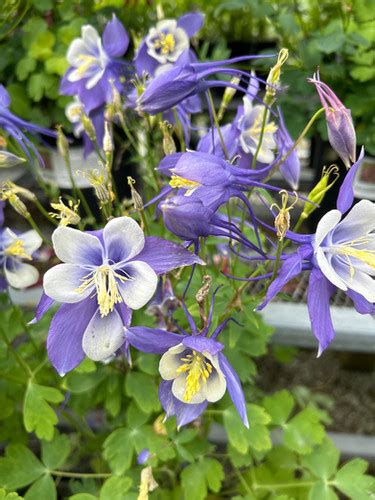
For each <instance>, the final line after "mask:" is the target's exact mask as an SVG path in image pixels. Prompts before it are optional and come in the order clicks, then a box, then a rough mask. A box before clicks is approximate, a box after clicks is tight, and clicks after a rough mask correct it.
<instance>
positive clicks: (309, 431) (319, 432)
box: [284, 407, 325, 455]
mask: <svg viewBox="0 0 375 500" xmlns="http://www.w3.org/2000/svg"><path fill="white" fill-rule="evenodd" d="M284 429H285V432H284V444H285V446H286V447H287V448H289V449H290V450H293V451H295V452H296V453H298V454H300V455H305V454H308V453H311V452H312V450H313V447H314V445H316V444H320V443H321V442H322V441H323V439H324V436H325V433H324V427H323V426H322V424H321V423H320V421H319V415H318V413H317V412H316V410H314V408H312V407H307V408H305V409H304V410H302V411H301V412H300V413H298V415H296V416H295V417H293V418H292V419H291V420H290V421H289V422H288V423H287V424H285V425H284Z"/></svg>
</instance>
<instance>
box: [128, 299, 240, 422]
mask: <svg viewBox="0 0 375 500" xmlns="http://www.w3.org/2000/svg"><path fill="white" fill-rule="evenodd" d="M184 311H185V314H186V315H187V318H188V321H189V324H190V327H191V334H189V333H188V332H186V331H185V330H183V329H182V328H179V330H180V331H181V332H182V333H181V334H177V333H172V332H168V331H166V330H161V329H157V328H147V327H141V326H139V327H130V328H127V329H126V332H125V336H126V339H127V341H128V342H129V344H130V345H132V346H133V347H135V348H136V349H138V350H140V351H142V352H147V353H154V354H161V355H162V357H161V359H160V363H159V372H160V375H161V378H162V379H163V380H162V382H161V384H160V387H159V399H160V402H161V405H162V406H163V408H164V411H165V413H166V418H168V417H171V416H173V415H175V416H176V420H177V426H178V427H181V426H183V425H186V424H188V423H189V422H191V421H192V420H195V419H196V418H197V417H199V415H200V414H201V413H203V411H204V410H205V409H206V407H207V405H208V403H214V402H216V401H219V400H220V399H221V398H222V397H223V396H224V394H225V393H226V391H227V390H228V392H229V395H230V397H231V399H232V401H233V404H234V405H235V407H236V409H237V411H238V413H239V415H240V417H241V419H242V422H243V424H244V425H245V426H246V427H248V426H249V422H248V419H247V413H246V403H245V397H244V394H243V391H242V387H241V382H240V380H239V378H238V375H237V373H236V372H235V371H234V369H233V367H232V365H231V364H230V363H229V361H228V359H227V358H226V356H225V355H224V354H223V352H222V351H223V349H224V345H223V344H221V343H220V342H218V341H217V340H216V338H217V336H218V335H219V334H220V333H221V331H222V330H223V329H224V327H225V326H226V324H227V323H228V321H229V319H227V320H225V321H224V322H223V323H221V324H220V325H219V326H218V327H217V328H216V329H215V330H214V331H213V332H212V334H211V336H210V337H209V336H208V333H209V329H210V326H211V320H212V314H213V299H212V303H211V307H210V314H209V318H208V323H207V326H206V327H205V328H204V329H203V330H202V331H199V330H198V328H197V326H196V324H195V322H194V319H193V318H192V316H191V315H190V313H189V311H188V310H187V308H186V307H185V306H184Z"/></svg>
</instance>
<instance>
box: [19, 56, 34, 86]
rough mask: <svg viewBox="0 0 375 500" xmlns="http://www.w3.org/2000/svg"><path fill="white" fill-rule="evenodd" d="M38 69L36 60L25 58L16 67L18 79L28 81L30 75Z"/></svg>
mask: <svg viewBox="0 0 375 500" xmlns="http://www.w3.org/2000/svg"><path fill="white" fill-rule="evenodd" d="M35 68H36V60H35V59H32V58H31V57H23V58H22V59H20V60H19V61H18V63H17V66H16V75H17V78H18V79H19V80H20V81H21V82H22V81H23V80H26V78H27V77H28V76H29V74H30V73H32V72H33V71H34V70H35Z"/></svg>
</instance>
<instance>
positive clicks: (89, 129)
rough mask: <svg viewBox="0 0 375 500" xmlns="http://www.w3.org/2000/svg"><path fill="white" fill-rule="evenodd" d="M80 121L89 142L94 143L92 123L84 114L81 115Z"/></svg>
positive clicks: (94, 135)
mask: <svg viewBox="0 0 375 500" xmlns="http://www.w3.org/2000/svg"><path fill="white" fill-rule="evenodd" d="M81 120H82V126H83V129H84V131H85V132H86V134H87V136H88V138H89V139H90V141H91V142H96V132H95V127H94V125H93V123H92V121H91V120H90V118H89V117H88V116H87V115H86V114H85V113H82V115H81Z"/></svg>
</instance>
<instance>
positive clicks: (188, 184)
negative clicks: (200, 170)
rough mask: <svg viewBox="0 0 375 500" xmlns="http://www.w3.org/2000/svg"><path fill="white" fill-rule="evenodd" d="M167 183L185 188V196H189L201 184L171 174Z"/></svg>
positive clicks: (174, 186)
mask: <svg viewBox="0 0 375 500" xmlns="http://www.w3.org/2000/svg"><path fill="white" fill-rule="evenodd" d="M169 185H170V186H171V187H173V188H183V189H186V190H187V191H186V193H185V195H186V196H190V195H191V194H192V193H193V192H194V191H195V190H196V189H197V188H199V187H200V186H201V184H200V183H199V182H197V181H191V180H189V179H184V178H183V177H180V176H178V175H174V174H173V175H172V178H171V180H170V181H169Z"/></svg>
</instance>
